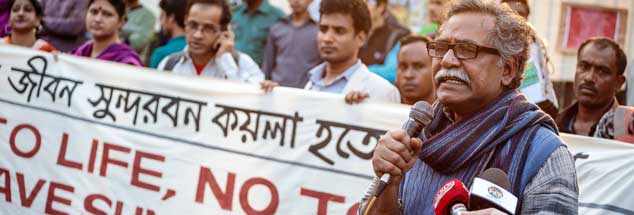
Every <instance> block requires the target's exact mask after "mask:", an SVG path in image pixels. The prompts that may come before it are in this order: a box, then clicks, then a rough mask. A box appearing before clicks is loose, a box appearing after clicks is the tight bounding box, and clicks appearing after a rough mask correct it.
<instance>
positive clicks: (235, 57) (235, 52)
mask: <svg viewBox="0 0 634 215" xmlns="http://www.w3.org/2000/svg"><path fill="white" fill-rule="evenodd" d="M231 57H233V60H234V61H235V62H236V65H238V68H240V52H239V51H238V50H236V49H233V51H231Z"/></svg>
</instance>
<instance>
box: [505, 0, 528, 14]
mask: <svg viewBox="0 0 634 215" xmlns="http://www.w3.org/2000/svg"><path fill="white" fill-rule="evenodd" d="M511 2H515V3H519V4H522V5H524V6H526V12H527V13H528V14H531V7H530V6H528V1H527V0H502V2H501V3H507V4H508V3H511Z"/></svg>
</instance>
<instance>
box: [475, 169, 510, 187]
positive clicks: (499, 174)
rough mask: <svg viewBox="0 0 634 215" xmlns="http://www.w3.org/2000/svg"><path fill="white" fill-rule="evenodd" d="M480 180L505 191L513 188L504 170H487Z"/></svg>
mask: <svg viewBox="0 0 634 215" xmlns="http://www.w3.org/2000/svg"><path fill="white" fill-rule="evenodd" d="M480 178H482V179H484V180H487V181H489V182H491V183H494V184H496V185H498V186H500V187H502V188H504V189H505V190H510V188H511V182H510V181H509V177H508V175H506V172H504V170H501V169H498V168H490V169H487V170H485V171H484V172H482V174H480Z"/></svg>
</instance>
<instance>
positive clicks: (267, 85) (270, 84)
mask: <svg viewBox="0 0 634 215" xmlns="http://www.w3.org/2000/svg"><path fill="white" fill-rule="evenodd" d="M277 86H280V84H278V83H277V82H274V81H269V80H264V81H262V82H261V83H260V89H262V90H264V92H265V93H269V92H271V91H273V88H275V87H277Z"/></svg>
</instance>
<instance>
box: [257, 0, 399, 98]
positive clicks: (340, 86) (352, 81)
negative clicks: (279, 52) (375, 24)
mask: <svg viewBox="0 0 634 215" xmlns="http://www.w3.org/2000/svg"><path fill="white" fill-rule="evenodd" d="M319 13H320V14H321V18H320V19H319V33H317V45H318V48H319V55H320V56H321V58H322V59H323V60H324V61H325V62H324V63H322V64H320V65H318V66H316V67H315V68H313V69H311V70H310V71H309V72H308V74H309V75H308V76H309V77H308V83H306V86H305V87H304V89H306V90H312V91H320V92H329V93H337V94H346V97H345V100H346V102H347V103H349V104H355V103H360V102H362V101H364V100H365V99H370V100H375V101H384V102H395V103H399V102H400V96H399V93H398V90H397V89H396V88H395V87H394V86H393V85H392V84H390V82H388V81H386V80H385V79H383V78H381V77H380V76H378V75H376V74H374V73H372V72H370V71H369V70H368V67H366V66H365V64H363V63H362V62H361V60H359V57H358V56H359V48H361V46H363V44H364V43H365V40H366V38H367V35H368V32H369V31H370V26H371V23H370V11H369V10H368V7H367V6H366V5H365V2H364V1H363V0H322V1H321V4H320V8H319ZM261 85H262V89H264V91H266V92H268V91H271V90H272V89H273V87H275V86H278V84H277V83H275V82H272V81H264V82H263V83H262V84H261Z"/></svg>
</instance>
